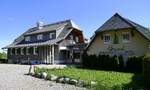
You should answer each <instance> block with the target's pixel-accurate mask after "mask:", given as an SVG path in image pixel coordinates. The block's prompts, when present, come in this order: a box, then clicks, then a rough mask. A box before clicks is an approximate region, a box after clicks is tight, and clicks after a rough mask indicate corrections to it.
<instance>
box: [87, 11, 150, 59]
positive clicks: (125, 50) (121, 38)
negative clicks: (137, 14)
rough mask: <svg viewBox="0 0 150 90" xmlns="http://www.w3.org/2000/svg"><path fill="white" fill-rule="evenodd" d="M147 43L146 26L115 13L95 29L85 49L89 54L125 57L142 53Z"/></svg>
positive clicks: (148, 33)
mask: <svg viewBox="0 0 150 90" xmlns="http://www.w3.org/2000/svg"><path fill="white" fill-rule="evenodd" d="M149 45H150V32H149V30H148V28H145V27H143V26H141V25H139V24H137V23H135V22H133V21H131V20H129V19H126V18H124V17H122V16H120V15H119V14H117V13H116V14H115V15H114V16H112V17H111V18H110V19H109V20H108V21H106V22H105V23H104V24H103V25H102V26H101V27H100V28H99V29H98V30H96V32H95V34H94V35H93V37H92V38H91V41H90V43H89V44H88V46H87V48H86V50H87V53H88V54H89V55H92V54H95V55H99V54H108V55H123V57H124V58H126V57H128V56H133V55H134V56H142V55H144V54H145V53H146V52H147V51H148V50H149Z"/></svg>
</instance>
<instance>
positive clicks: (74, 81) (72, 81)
mask: <svg viewBox="0 0 150 90" xmlns="http://www.w3.org/2000/svg"><path fill="white" fill-rule="evenodd" d="M77 83H78V80H76V79H70V81H69V84H72V85H76V84H77Z"/></svg>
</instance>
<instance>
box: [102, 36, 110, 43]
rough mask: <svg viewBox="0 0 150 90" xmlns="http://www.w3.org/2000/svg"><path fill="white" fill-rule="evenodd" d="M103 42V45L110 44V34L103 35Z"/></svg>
mask: <svg viewBox="0 0 150 90" xmlns="http://www.w3.org/2000/svg"><path fill="white" fill-rule="evenodd" d="M103 40H104V44H109V43H110V34H105V35H104V39H103Z"/></svg>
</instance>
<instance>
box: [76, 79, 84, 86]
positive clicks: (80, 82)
mask: <svg viewBox="0 0 150 90" xmlns="http://www.w3.org/2000/svg"><path fill="white" fill-rule="evenodd" d="M76 86H78V87H84V86H85V82H84V81H83V80H79V81H78V83H77V85H76Z"/></svg>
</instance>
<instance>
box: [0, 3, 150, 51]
mask: <svg viewBox="0 0 150 90" xmlns="http://www.w3.org/2000/svg"><path fill="white" fill-rule="evenodd" d="M0 12H1V13H0V31H1V32H0V48H2V47H4V46H5V45H8V44H10V43H11V42H12V41H13V40H14V39H15V38H16V37H17V36H19V35H20V34H22V33H23V32H25V31H26V30H27V29H28V28H31V27H33V26H35V25H36V22H37V21H43V22H44V23H45V24H48V23H52V22H56V21H61V20H66V19H72V20H73V21H74V22H75V23H76V24H77V25H78V26H79V27H80V28H81V29H82V31H83V33H84V35H85V37H86V38H90V37H91V36H92V35H93V33H94V31H95V30H96V29H97V28H98V27H100V26H101V25H102V24H103V23H104V22H105V21H106V20H107V19H109V18H110V17H111V16H112V15H113V14H114V13H116V12H118V13H119V14H121V15H122V16H124V17H127V18H129V19H131V20H133V21H135V22H137V23H139V24H141V25H143V26H145V27H150V1H149V0H1V1H0Z"/></svg>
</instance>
